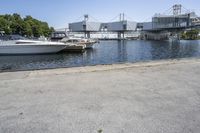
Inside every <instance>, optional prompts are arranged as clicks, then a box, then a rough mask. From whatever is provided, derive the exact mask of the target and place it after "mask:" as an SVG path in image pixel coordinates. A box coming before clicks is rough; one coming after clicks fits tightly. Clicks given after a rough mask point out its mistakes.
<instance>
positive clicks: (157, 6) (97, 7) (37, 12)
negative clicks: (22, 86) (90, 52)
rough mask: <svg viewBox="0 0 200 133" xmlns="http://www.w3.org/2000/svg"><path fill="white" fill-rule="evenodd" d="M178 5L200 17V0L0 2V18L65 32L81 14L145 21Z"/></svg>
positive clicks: (102, 20) (106, 18) (108, 19)
mask: <svg viewBox="0 0 200 133" xmlns="http://www.w3.org/2000/svg"><path fill="white" fill-rule="evenodd" d="M177 3H179V4H182V5H183V6H184V7H185V8H187V9H191V10H194V11H195V12H196V13H197V14H198V15H200V0H1V1H0V14H10V13H19V14H20V15H22V16H26V15H31V16H33V17H35V18H37V19H40V20H43V21H46V22H48V23H49V25H50V26H54V27H55V28H64V27H67V24H68V23H69V22H73V21H78V20H81V19H80V17H81V16H83V14H89V15H91V16H92V17H93V18H92V20H94V19H96V21H101V22H107V21H110V20H112V19H113V18H114V17H115V16H117V15H118V14H119V13H121V12H124V13H125V14H126V15H127V16H128V19H129V20H134V21H139V22H140V21H147V20H149V19H150V18H151V17H152V16H153V15H154V14H155V13H163V12H164V11H166V10H167V9H169V8H170V7H171V6H172V5H174V4H177ZM115 20H117V19H115Z"/></svg>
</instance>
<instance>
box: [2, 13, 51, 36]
mask: <svg viewBox="0 0 200 133" xmlns="http://www.w3.org/2000/svg"><path fill="white" fill-rule="evenodd" d="M0 30H2V31H5V34H19V35H22V36H28V37H32V36H34V37H40V36H45V37H48V36H49V35H50V34H51V32H52V31H54V29H53V27H49V25H48V23H46V22H42V21H40V20H37V19H34V18H33V17H31V16H26V17H25V18H22V17H21V16H20V15H19V14H16V13H14V14H13V15H9V14H5V15H0Z"/></svg>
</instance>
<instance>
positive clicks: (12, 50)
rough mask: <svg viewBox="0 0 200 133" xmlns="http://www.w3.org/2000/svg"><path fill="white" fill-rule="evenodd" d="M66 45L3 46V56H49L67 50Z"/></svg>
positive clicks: (0, 47) (1, 49) (1, 47)
mask: <svg viewBox="0 0 200 133" xmlns="http://www.w3.org/2000/svg"><path fill="white" fill-rule="evenodd" d="M65 47H66V45H64V44H63V45H58V44H55V45H47V44H36V45H28V44H24V45H22V44H17V45H1V46H0V54H1V55H16V54H49V53H57V52H59V51H61V50H63V49H65Z"/></svg>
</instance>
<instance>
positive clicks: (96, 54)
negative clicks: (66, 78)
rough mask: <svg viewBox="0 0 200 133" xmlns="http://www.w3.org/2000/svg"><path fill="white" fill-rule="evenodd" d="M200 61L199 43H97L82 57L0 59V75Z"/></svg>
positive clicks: (75, 55) (33, 56) (35, 56)
mask: <svg viewBox="0 0 200 133" xmlns="http://www.w3.org/2000/svg"><path fill="white" fill-rule="evenodd" d="M188 57H200V41H180V42H179V43H171V42H169V41H124V42H123V41H121V42H120V41H101V42H100V43H99V44H96V45H95V47H94V49H91V50H87V51H86V52H85V53H58V54H49V55H20V56H0V70H1V71H15V70H35V69H47V68H62V67H77V66H90V65H98V64H113V63H124V62H132V63H134V62H141V61H150V60H160V59H176V58H188Z"/></svg>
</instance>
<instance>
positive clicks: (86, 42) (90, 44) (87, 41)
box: [61, 37, 97, 49]
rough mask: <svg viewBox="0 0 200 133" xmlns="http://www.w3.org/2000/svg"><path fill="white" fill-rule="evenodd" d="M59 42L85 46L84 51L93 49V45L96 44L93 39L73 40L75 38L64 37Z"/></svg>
mask: <svg viewBox="0 0 200 133" xmlns="http://www.w3.org/2000/svg"><path fill="white" fill-rule="evenodd" d="M61 42H64V43H72V44H78V45H86V49H90V48H93V46H94V44H95V43H97V41H95V40H93V39H85V38H75V37H70V38H67V37H65V38H63V39H62V40H61Z"/></svg>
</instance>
